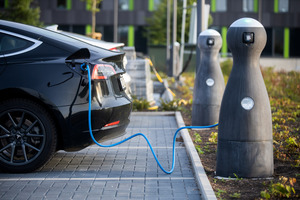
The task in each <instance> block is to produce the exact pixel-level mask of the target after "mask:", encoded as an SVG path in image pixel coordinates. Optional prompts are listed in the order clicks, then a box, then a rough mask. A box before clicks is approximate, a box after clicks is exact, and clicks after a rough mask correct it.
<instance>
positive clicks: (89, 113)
mask: <svg viewBox="0 0 300 200" xmlns="http://www.w3.org/2000/svg"><path fill="white" fill-rule="evenodd" d="M81 69H82V70H83V71H88V79H89V112H88V115H89V116H88V118H89V131H90V135H91V138H92V140H93V141H94V142H95V144H97V145H98V146H100V147H114V146H117V145H119V144H122V143H124V142H126V141H128V140H130V139H132V138H134V137H137V136H142V137H143V138H144V139H145V140H146V142H147V143H148V145H149V147H150V149H151V152H152V154H153V156H154V158H155V160H156V162H157V164H158V166H159V167H160V169H161V170H162V171H163V172H165V173H166V174H171V173H172V172H173V171H174V167H175V142H176V136H177V134H178V133H179V131H180V130H182V129H193V128H197V129H199V128H200V129H201V128H212V127H215V126H218V124H213V125H209V126H184V127H181V128H179V129H177V130H176V132H175V134H174V138H173V156H172V168H171V170H170V171H167V170H165V169H164V168H163V167H162V165H161V164H160V162H159V161H158V158H157V156H156V154H155V152H154V150H153V147H152V145H151V144H150V141H149V140H148V138H147V137H146V136H145V135H144V134H143V133H136V134H134V135H132V136H130V137H128V138H126V139H124V140H122V141H120V142H117V143H115V144H110V145H103V144H100V143H99V142H97V140H96V139H95V138H94V135H93V132H92V123H91V122H92V117H91V110H92V109H91V103H92V91H91V88H92V87H91V75H90V68H89V65H88V64H86V63H83V64H82V65H81Z"/></svg>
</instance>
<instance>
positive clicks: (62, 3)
mask: <svg viewBox="0 0 300 200" xmlns="http://www.w3.org/2000/svg"><path fill="white" fill-rule="evenodd" d="M57 8H59V9H66V8H67V0H57Z"/></svg>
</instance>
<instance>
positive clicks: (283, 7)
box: [278, 0, 289, 12]
mask: <svg viewBox="0 0 300 200" xmlns="http://www.w3.org/2000/svg"><path fill="white" fill-rule="evenodd" d="M288 11H289V0H279V2H278V12H288Z"/></svg>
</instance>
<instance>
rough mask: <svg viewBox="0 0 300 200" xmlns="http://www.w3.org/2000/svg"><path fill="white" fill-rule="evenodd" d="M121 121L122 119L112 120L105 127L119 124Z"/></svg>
mask: <svg viewBox="0 0 300 200" xmlns="http://www.w3.org/2000/svg"><path fill="white" fill-rule="evenodd" d="M119 123H120V121H115V122H111V123H108V124H106V125H105V126H104V127H108V126H114V125H118V124H119Z"/></svg>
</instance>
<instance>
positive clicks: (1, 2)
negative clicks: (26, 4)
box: [0, 0, 9, 8]
mask: <svg viewBox="0 0 300 200" xmlns="http://www.w3.org/2000/svg"><path fill="white" fill-rule="evenodd" d="M8 3H9V2H8V0H0V8H8Z"/></svg>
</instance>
